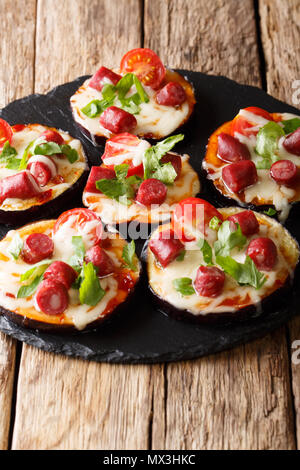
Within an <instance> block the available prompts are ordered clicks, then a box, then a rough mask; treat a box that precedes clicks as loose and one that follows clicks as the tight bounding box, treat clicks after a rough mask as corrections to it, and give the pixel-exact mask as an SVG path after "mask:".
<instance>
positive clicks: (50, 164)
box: [28, 155, 57, 178]
mask: <svg viewBox="0 0 300 470" xmlns="http://www.w3.org/2000/svg"><path fill="white" fill-rule="evenodd" d="M39 162H40V163H44V164H45V165H46V166H47V167H48V168H49V170H50V172H51V178H54V176H56V174H57V171H56V166H55V164H54V163H53V161H52V160H51V159H50V158H48V157H46V156H45V155H33V156H32V157H30V158H29V160H28V165H29V163H39Z"/></svg>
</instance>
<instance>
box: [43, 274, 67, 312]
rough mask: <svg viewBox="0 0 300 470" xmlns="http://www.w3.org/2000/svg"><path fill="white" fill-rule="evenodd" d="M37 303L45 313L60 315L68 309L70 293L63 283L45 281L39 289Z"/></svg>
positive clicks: (50, 280) (52, 280) (53, 280)
mask: <svg viewBox="0 0 300 470" xmlns="http://www.w3.org/2000/svg"><path fill="white" fill-rule="evenodd" d="M35 302H36V305H37V307H38V309H39V310H41V311H42V312H43V313H46V314H47V315H59V314H60V313H63V312H64V311H65V310H66V308H67V307H68V304H69V297H68V291H67V289H66V288H65V286H64V285H63V284H62V283H61V282H59V281H56V280H55V279H45V280H44V281H42V282H41V284H40V285H39V287H38V290H37V292H36V294H35Z"/></svg>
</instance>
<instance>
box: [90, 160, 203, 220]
mask: <svg viewBox="0 0 300 470" xmlns="http://www.w3.org/2000/svg"><path fill="white" fill-rule="evenodd" d="M181 159H182V168H181V173H180V176H179V177H178V178H177V179H176V180H175V181H174V183H173V184H172V185H168V186H167V196H166V199H165V201H164V202H163V203H162V204H160V205H157V204H156V205H155V204H154V205H152V206H151V207H148V206H145V205H143V204H140V203H138V202H135V201H134V200H133V201H132V204H130V205H128V206H127V205H125V204H122V203H120V202H119V201H116V200H115V199H111V198H109V197H108V196H106V195H105V194H103V193H100V192H99V191H98V192H91V191H90V190H87V188H85V189H84V191H83V204H84V205H85V206H86V207H88V208H89V209H91V210H93V211H94V212H96V214H98V215H99V217H101V220H103V222H104V223H106V224H112V225H116V224H121V223H127V222H131V221H136V222H138V223H145V224H152V223H153V224H156V223H159V222H163V221H168V220H169V219H170V217H171V213H172V212H173V207H174V205H175V204H177V203H178V202H179V201H181V200H182V199H185V198H188V197H190V196H196V194H198V193H199V191H200V181H199V177H198V175H197V173H196V172H195V170H194V169H193V168H192V166H191V165H190V163H189V156H188V155H183V156H182V157H181Z"/></svg>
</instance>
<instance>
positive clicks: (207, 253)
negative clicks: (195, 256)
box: [197, 238, 212, 264]
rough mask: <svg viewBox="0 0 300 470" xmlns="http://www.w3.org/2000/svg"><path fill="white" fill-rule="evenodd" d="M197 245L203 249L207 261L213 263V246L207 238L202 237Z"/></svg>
mask: <svg viewBox="0 0 300 470" xmlns="http://www.w3.org/2000/svg"><path fill="white" fill-rule="evenodd" d="M197 245H198V246H199V248H200V250H201V251H202V254H203V259H204V261H205V263H206V264H212V248H211V246H210V245H209V243H208V242H207V241H206V240H204V238H200V240H199V241H198V242H197Z"/></svg>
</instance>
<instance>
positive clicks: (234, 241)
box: [214, 220, 247, 256]
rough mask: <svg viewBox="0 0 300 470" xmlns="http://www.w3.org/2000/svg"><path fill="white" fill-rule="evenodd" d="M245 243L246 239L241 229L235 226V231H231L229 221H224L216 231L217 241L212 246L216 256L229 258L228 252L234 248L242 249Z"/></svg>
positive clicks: (237, 225)
mask: <svg viewBox="0 0 300 470" xmlns="http://www.w3.org/2000/svg"><path fill="white" fill-rule="evenodd" d="M246 243H247V238H246V237H245V235H243V233H242V230H241V227H240V225H239V224H236V230H233V231H232V230H231V224H230V221H229V220H225V222H223V223H222V225H221V227H220V228H219V230H218V240H217V241H216V242H215V244H214V250H215V254H216V256H217V255H219V256H229V255H230V251H231V250H232V249H233V248H235V247H238V248H242V247H243V246H244V245H245V244H246Z"/></svg>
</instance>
